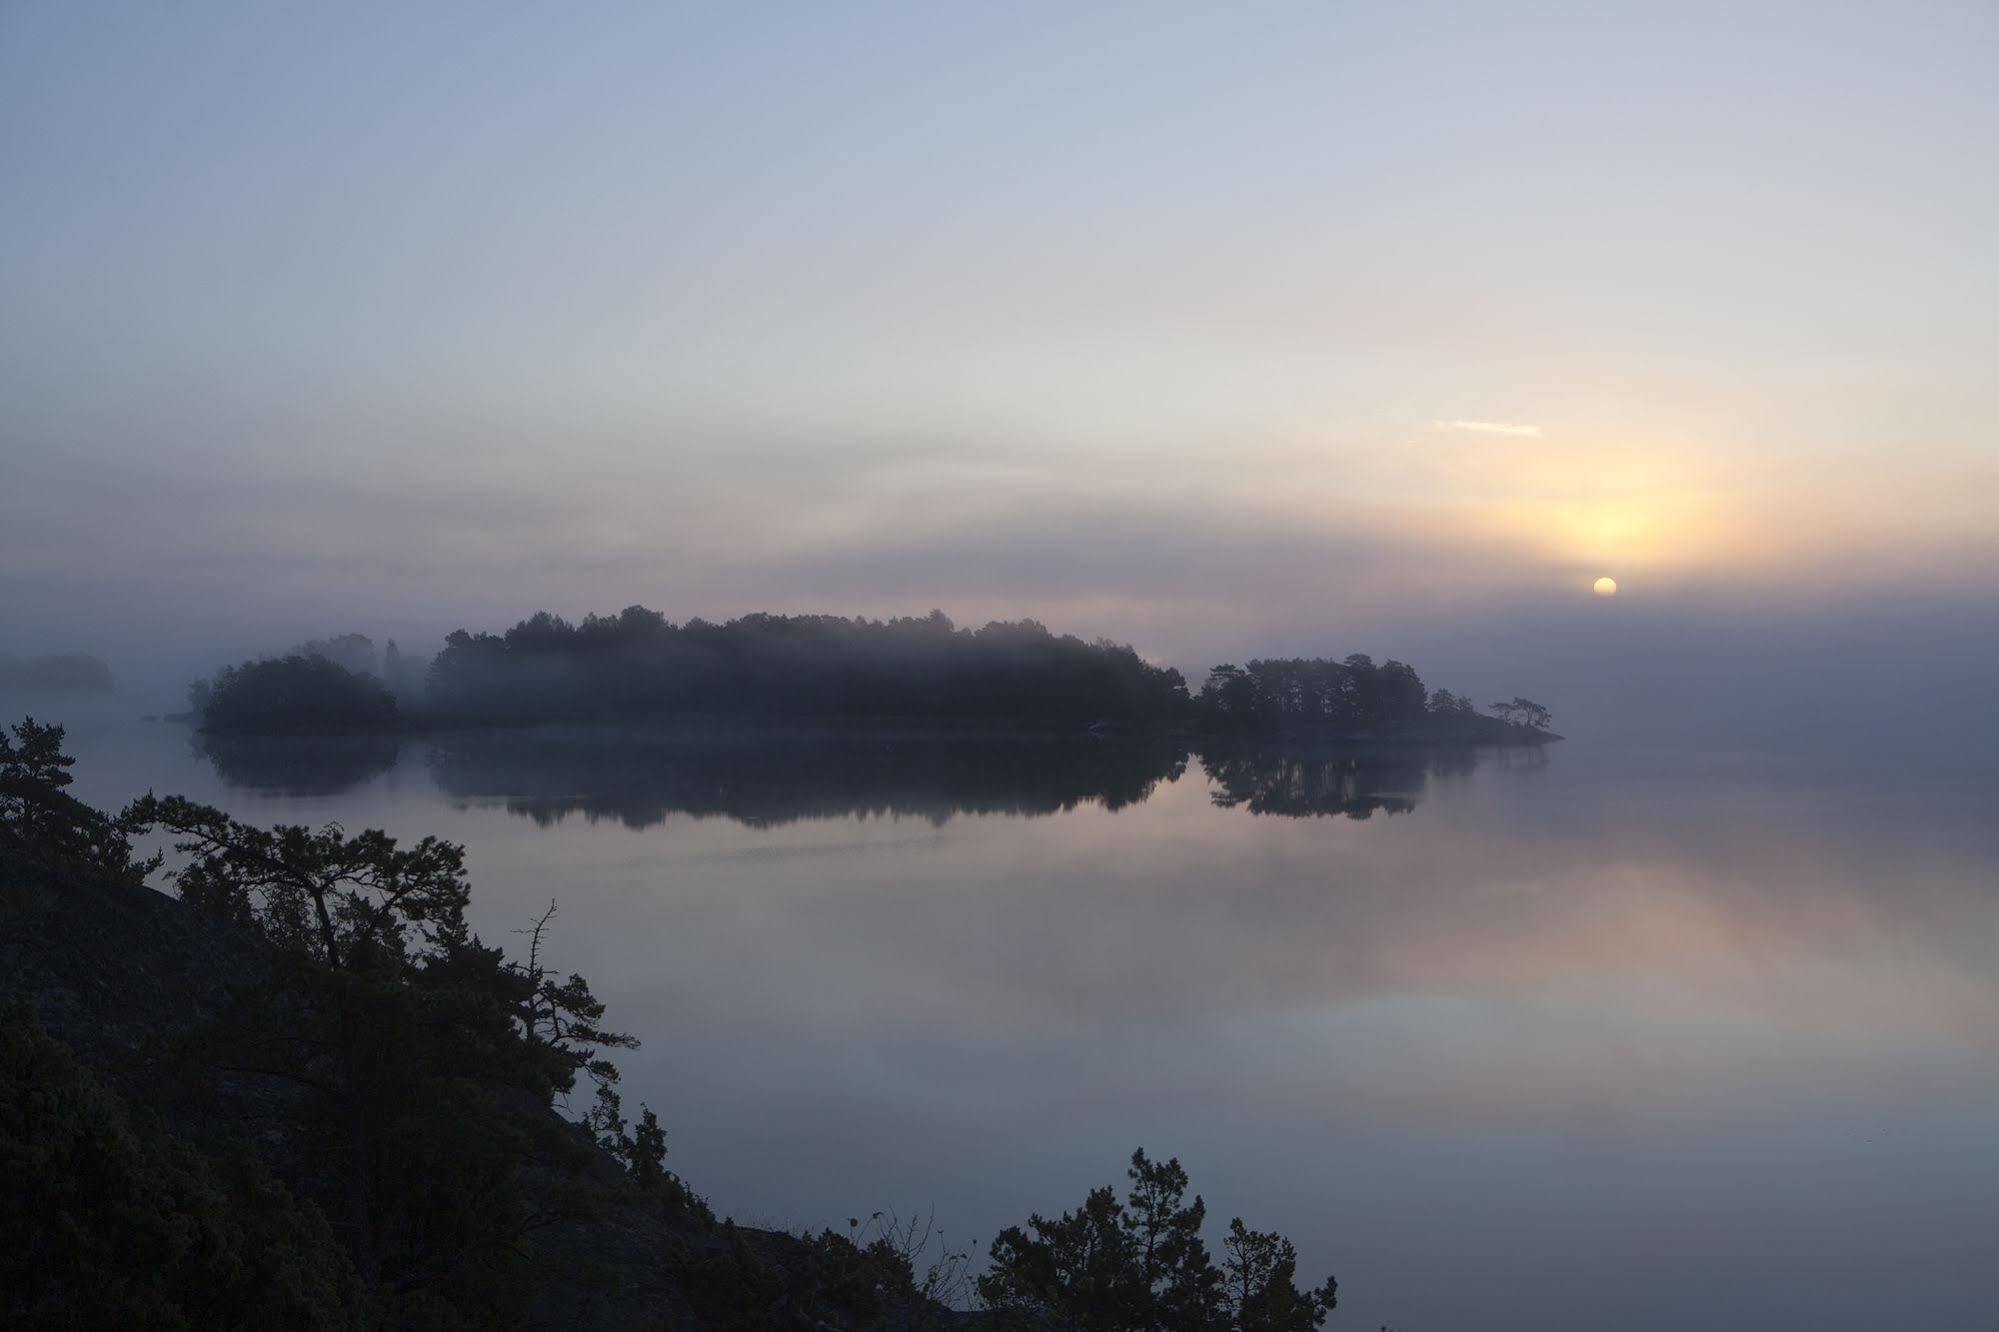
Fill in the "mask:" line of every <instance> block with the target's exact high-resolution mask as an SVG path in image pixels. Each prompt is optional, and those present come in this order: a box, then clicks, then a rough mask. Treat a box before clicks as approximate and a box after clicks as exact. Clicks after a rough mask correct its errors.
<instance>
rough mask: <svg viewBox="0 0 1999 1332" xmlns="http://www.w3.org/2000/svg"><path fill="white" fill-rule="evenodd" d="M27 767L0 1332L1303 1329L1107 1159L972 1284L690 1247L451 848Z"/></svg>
mask: <svg viewBox="0 0 1999 1332" xmlns="http://www.w3.org/2000/svg"><path fill="white" fill-rule="evenodd" d="M62 740H63V734H62V731H61V728H59V727H50V726H40V725H37V724H35V723H34V722H33V721H24V722H23V723H21V724H20V725H17V726H15V727H13V728H11V734H8V733H0V1181H4V1188H5V1190H6V1198H7V1202H8V1206H6V1207H5V1208H4V1209H0V1325H5V1326H8V1327H24V1328H71V1327H110V1326H135V1327H136V1326H143V1327H149V1328H177V1327H185V1328H196V1327H201V1328H208V1327H252V1326H255V1327H287V1328H294V1327H296V1328H496V1327H528V1326H533V1327H562V1328H644V1327H665V1328H690V1329H700V1328H780V1329H789V1328H797V1329H807V1328H812V1329H824V1328H833V1329H846V1328H884V1329H886V1328H927V1327H992V1328H1016V1327H1017V1328H1087V1329H1103V1330H1105V1332H1110V1330H1112V1329H1139V1328H1148V1329H1161V1330H1162V1332H1165V1330H1169V1329H1170V1330H1174V1332H1178V1330H1181V1329H1185V1330H1187V1332H1210V1330H1212V1332H1221V1330H1222V1329H1231V1330H1243V1332H1247V1330H1248V1329H1272V1330H1275V1329H1294V1328H1295V1329H1305V1328H1312V1327H1317V1326H1319V1325H1320V1323H1321V1322H1322V1321H1323V1319H1324V1317H1325V1314H1326V1311H1327V1310H1328V1309H1329V1308H1330V1307H1331V1305H1332V1298H1333V1285H1332V1283H1331V1282H1330V1281H1328V1282H1326V1283H1325V1284H1324V1285H1323V1286H1320V1287H1318V1288H1316V1289H1312V1290H1301V1289H1300V1288H1299V1287H1298V1286H1297V1284H1296V1256H1295V1253H1294V1252H1293V1251H1292V1248H1291V1246H1290V1244H1289V1243H1288V1242H1286V1241H1285V1240H1283V1239H1282V1237H1280V1236H1277V1235H1272V1234H1267V1233H1262V1232H1257V1231H1253V1230H1249V1229H1247V1228H1246V1227H1245V1226H1244V1225H1243V1224H1242V1222H1241V1221H1240V1220H1236V1221H1234V1222H1232V1223H1231V1225H1230V1227H1229V1228H1228V1231H1227V1233H1226V1236H1225V1238H1224V1239H1223V1241H1222V1244H1221V1251H1220V1256H1219V1260H1218V1259H1217V1257H1216V1256H1215V1255H1214V1254H1213V1253H1211V1252H1210V1251H1209V1249H1208V1248H1207V1244H1206V1240H1205V1238H1204V1235H1203V1230H1204V1227H1205V1223H1206V1208H1205V1205H1204V1203H1203V1202H1202V1200H1201V1199H1200V1198H1199V1197H1196V1198H1194V1199H1193V1201H1192V1202H1188V1201H1187V1200H1186V1188H1187V1178H1186V1175H1185V1173H1184V1172H1183V1171H1182V1170H1181V1168H1180V1165H1179V1163H1178V1162H1177V1161H1167V1162H1165V1163H1163V1164H1161V1163H1157V1162H1153V1161H1151V1160H1150V1159H1149V1158H1147V1157H1146V1156H1145V1155H1144V1153H1142V1152H1140V1153H1137V1154H1135V1155H1134V1156H1133V1158H1132V1162H1131V1170H1130V1188H1129V1190H1128V1192H1127V1193H1126V1195H1125V1197H1124V1198H1123V1200H1122V1201H1120V1200H1119V1198H1118V1196H1117V1194H1116V1192H1115V1191H1114V1190H1111V1189H1099V1190H1096V1191H1095V1192H1092V1193H1091V1194H1090V1195H1089V1197H1088V1198H1087V1199H1086V1200H1085V1202H1084V1204H1083V1205H1082V1207H1081V1208H1079V1209H1078V1210H1077V1211H1076V1212H1073V1213H1064V1214H1062V1215H1061V1216H1060V1217H1059V1218H1057V1219H1055V1220H1052V1221H1051V1220H1048V1219H1045V1218H1042V1217H1039V1216H1037V1217H1034V1218H1032V1219H1031V1220H1030V1221H1029V1222H1028V1223H1027V1225H1026V1227H1024V1228H1010V1229H1008V1230H1007V1231H1006V1232H1004V1233H1003V1234H1002V1235H1000V1236H999V1238H998V1239H997V1240H995V1241H994V1243H993V1245H992V1247H991V1251H990V1255H989V1265H988V1266H987V1268H986V1270H985V1271H984V1272H983V1274H980V1275H978V1276H977V1278H976V1281H974V1280H973V1273H972V1270H971V1266H970V1263H971V1255H970V1254H969V1253H967V1252H952V1251H950V1250H947V1249H945V1248H944V1247H943V1245H942V1244H941V1241H938V1242H934V1243H933V1239H932V1235H931V1231H930V1228H929V1227H928V1226H927V1225H926V1224H921V1223H916V1222H901V1221H898V1220H897V1219H895V1218H894V1217H893V1216H892V1215H891V1216H887V1217H884V1215H883V1214H880V1213H876V1214H874V1215H873V1216H872V1217H871V1219H870V1220H869V1221H868V1222H867V1223H865V1224H864V1223H862V1222H860V1221H859V1220H858V1219H857V1220H855V1221H853V1222H851V1223H850V1224H849V1226H848V1227H847V1233H845V1234H839V1233H835V1232H832V1231H825V1232H821V1233H819V1234H817V1235H811V1234H803V1235H788V1234H783V1233H779V1232H773V1231H766V1230H758V1229H752V1228H748V1227H740V1226H736V1225H734V1224H733V1223H732V1222H730V1221H728V1220H726V1219H724V1220H721V1221H718V1220H717V1219H716V1217H715V1214H714V1212H713V1211H712V1209H711V1208H710V1207H709V1205H708V1203H707V1202H706V1201H705V1200H703V1199H702V1198H701V1197H699V1196H698V1195H696V1194H695V1193H694V1192H693V1191H692V1190H691V1189H690V1188H689V1187H688V1186H687V1185H686V1184H685V1183H684V1182H682V1181H681V1180H680V1179H679V1178H678V1177H677V1176H676V1175H675V1174H674V1173H673V1172H671V1171H670V1170H668V1169H667V1167H666V1157H667V1140H666V1133H665V1130H664V1129H663V1128H662V1126H661V1125H660V1124H659V1122H658V1120H657V1118H656V1117H655V1116H654V1115H653V1113H652V1111H651V1110H650V1109H647V1108H645V1107H641V1108H640V1109H639V1113H638V1115H637V1118H636V1120H632V1119H628V1118H627V1116H626V1114H625V1110H624V1106H623V1103H622V1101H621V1099H620V1096H619V1093H618V1080H617V1070H616V1068H615V1066H614V1065H613V1064H612V1063H611V1061H610V1059H609V1058H608V1057H607V1056H608V1055H609V1053H610V1052H613V1051H615V1050H618V1049H621V1048H629V1047H630V1046H632V1045H634V1044H635V1043H636V1042H635V1041H634V1040H633V1039H632V1038H631V1037H629V1036H626V1035H624V1034H621V1033H618V1032H616V1031H614V1030H612V1029H610V1028H609V1027H607V1026H606V1025H605V1022H604V1010H603V1005H602V1004H601V1003H599V1002H598V1001H597V1000H596V999H595V998H594V997H593V996H592V995H591V993H590V987H589V985H588V983H587V982H586V981H585V980H584V979H583V978H581V977H579V976H575V975H568V976H562V975H559V974H558V973H557V972H556V971H555V970H553V969H552V968H551V967H550V966H549V965H548V962H547V954H548V952H549V950H550V948H551V947H552V946H553V938H552V934H551V927H552V924H553V921H554V909H553V907H552V906H551V908H550V911H549V913H548V914H547V915H544V916H543V918H542V919H541V920H540V921H538V922H534V923H533V925H532V928H531V929H530V930H529V931H528V940H529V942H528V945H527V948H526V950H525V954H526V955H525V957H516V958H508V957H507V956H505V955H504V954H503V952H502V951H501V950H500V949H498V948H493V947H489V946H487V945H485V944H484V943H483V942H482V941H481V940H480V939H479V938H478V937H477V936H476V935H474V934H473V933H471V931H470V929H469V928H468V926H467V923H466V919H465V910H466V906H467V903H468V901H469V897H470V885H469V883H468V882H467V879H466V875H465V871H464V860H463V852H462V849H461V848H459V847H457V846H455V845H453V844H451V843H448V842H442V841H439V840H437V839H435V838H425V839H423V840H422V841H420V842H417V843H416V844H415V845H413V846H405V845H402V844H400V843H398V842H397V841H395V840H394V839H392V838H390V837H388V836H386V835H385V834H383V833H380V832H377V831H367V832H362V833H359V834H356V835H349V834H347V833H346V832H345V831H344V830H342V829H340V828H339V827H337V826H328V827H325V828H321V829H316V830H315V829H311V828H306V827H299V826H280V827H275V828H258V827H253V826H250V825H246V824H243V823H240V822H238V821H237V820H234V819H232V818H230V817H228V816H227V815H226V814H224V813H223V812H221V811H219V810H216V809H213V808H210V807H207V806H203V805H199V804H195V803H193V802H191V801H188V800H185V799H183V798H180V797H175V796H167V797H155V796H152V795H148V796H146V797H145V798H143V799H141V800H138V801H136V802H134V803H133V804H132V805H131V806H129V807H128V808H127V809H125V810H124V811H122V812H121V813H119V814H117V815H111V814H107V813H105V812H103V811H100V810H96V809H93V808H91V807H90V806H88V805H85V804H83V803H82V802H80V801H77V800H76V799H74V798H73V797H71V796H70V794H69V792H68V790H67V788H68V786H69V785H70V773H69V769H70V767H71V766H72V764H71V760H70V759H69V757H68V756H67V755H66V754H64V753H63V749H62ZM148 836H151V837H154V838H157V839H163V840H164V841H165V842H166V843H167V844H168V845H169V846H170V847H171V851H170V852H169V851H162V852H155V853H153V854H150V855H148V854H142V852H141V851H140V849H139V848H138V847H136V846H135V844H134V839H143V838H146V837H148ZM161 875H164V877H165V878H166V880H167V881H168V882H170V883H171V885H172V887H173V889H174V892H175V896H176V897H177V898H178V900H173V899H171V898H169V897H167V896H165V895H163V894H161V893H159V892H156V891H154V890H153V889H152V888H150V887H149V886H147V885H148V881H149V880H150V879H152V878H154V877H156V876H161ZM585 1093H588V1095H587V1096H586V1095H585ZM572 1101H582V1102H584V1103H586V1104H587V1105H588V1106H589V1109H588V1110H587V1112H586V1113H584V1114H582V1115H581V1116H580V1117H578V1118H572V1117H569V1116H565V1115H562V1114H559V1113H557V1111H558V1108H560V1107H563V1106H565V1105H568V1104H570V1103H572ZM972 1295H976V1297H977V1302H979V1303H982V1304H983V1305H984V1306H985V1307H984V1308H983V1309H980V1310H977V1311H969V1310H966V1309H963V1308H958V1307H953V1306H954V1305H956V1304H959V1303H962V1302H963V1300H962V1297H967V1296H972Z"/></svg>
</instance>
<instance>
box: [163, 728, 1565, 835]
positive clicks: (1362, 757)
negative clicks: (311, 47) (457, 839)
mask: <svg viewBox="0 0 1999 1332" xmlns="http://www.w3.org/2000/svg"><path fill="white" fill-rule="evenodd" d="M195 745H196V748H197V750H198V751H199V752H200V753H202V754H203V755H204V756H205V757H206V758H208V759H209V760H210V761H211V762H212V763H214V765H215V768H216V771H217V772H218V773H219V774H220V775H221V776H222V779H223V780H224V781H225V782H227V783H229V784H230V785H231V786H238V787H245V788H249V789H252V790H256V791H259V792H261V793H264V794H271V795H284V796H324V795H334V794H337V793H339V792H341V791H344V790H347V789H348V788H350V787H353V786H357V785H359V784H361V783H362V782H365V781H367V780H369V779H370V778H373V777H376V776H378V775H380V774H382V773H384V772H387V771H389V770H390V769H391V768H393V767H394V766H395V764H396V762H397V759H398V757H399V755H400V754H401V753H402V752H403V747H402V746H401V745H400V744H399V743H398V741H396V740H395V739H394V738H389V737H356V738H351V739H326V740H303V739H298V738H283V739H279V738H237V737H207V736H198V737H196V740H195ZM1196 749H1198V750H1199V759H1200V763H1201V767H1202V769H1203V770H1204V771H1205V773H1206V775H1207V778H1208V780H1209V782H1210V783H1212V785H1213V788H1214V789H1213V791H1212V798H1213V800H1214V803H1215V804H1216V805H1218V806H1220V807H1222V808H1225V809H1242V810H1246V811H1247V812H1249V813H1252V814H1274V815H1279V816H1284V817H1293V818H1303V817H1326V816H1343V817H1346V818H1350V819H1365V818H1368V817H1371V816H1372V815H1374V814H1377V813H1382V814H1401V813H1406V812H1407V811H1409V810H1411V809H1414V808H1415V807H1416V804H1417V802H1418V801H1419V800H1421V799H1422V798H1423V795H1424V793H1425V791H1426V789H1427V786H1428V783H1429V781H1430V779H1431V778H1433V777H1440V776H1444V777H1447V776H1457V775H1463V774H1466V773H1469V772H1470V771H1471V770H1472V768H1473V767H1474V765H1475V764H1477V763H1478V762H1479V761H1480V759H1481V754H1480V752H1479V751H1475V750H1470V749H1463V748H1430V747H1425V746H1415V745H1402V746H1392V745H1372V746H1367V745H1355V744H1341V743H1337V742H1313V741H1309V740H1297V739H1274V738H1269V737H1259V738H1251V737H1240V738H1235V739H1226V740H1216V739H1213V738H1204V739H1199V740H1196V739H1193V738H1191V737H1185V736H1160V735H1137V736H1129V735H1114V736H1106V737H1093V736H1089V735H1079V734H1075V733H1073V732H1039V733H1037V732H1026V733H1015V734H991V733H965V732H951V731H936V730H930V731H926V730H921V729H908V730H883V729H876V730H861V729H847V730H839V729H800V730H784V729H777V728H767V729H759V730H718V731H707V732H700V731H671V730H661V731H637V732H632V731H609V730H599V729H591V728H575V729H539V730H530V731H469V732H460V733H455V734H451V735H446V736H441V737H437V738H436V739H434V740H433V741H431V742H430V743H429V745H428V765H429V769H430V774H431V777H432V780H433V781H434V782H435V783H436V785H437V787H438V789H439V790H440V791H442V792H443V793H444V794H445V795H446V796H448V797H450V798H452V799H454V800H458V801H463V802H466V803H473V804H495V805H498V806H500V807H502V808H504V809H506V810H507V811H508V812H509V813H512V814H518V815H520V816H522V817H524V818H531V819H533V820H535V822H537V823H540V824H544V825H547V824H553V823H556V822H559V821H561V820H562V819H564V818H566V817H567V816H569V815H571V814H580V815H582V816H583V817H584V818H586V819H590V820H592V821H595V820H598V819H609V820H615V821H617V822H619V823H623V824H625V825H626V826H628V827H632V828H646V827H651V826H653V825H655V824H658V823H661V822H663V821H664V820H665V819H666V818H667V817H668V816H670V815H674V814H686V815H691V816H693V817H696V818H706V817H717V816H719V817H722V818H729V819H734V820H736V821H737V822H739V823H743V824H746V825H748V826H750V827H757V828H768V827H776V826H779V825H782V824H786V823H792V822H796V821H799V820H804V819H836V818H871V817H872V818H881V817H897V818H921V819H927V820H929V821H930V822H932V823H935V824H942V823H944V822H946V821H947V820H949V819H950V818H951V817H952V816H953V815H957V814H1009V815H1017V816H1021V817H1036V816H1041V815H1048V814H1056V813H1060V812H1063V811H1066V810H1072V809H1075V808H1077V807H1078V806H1080V805H1085V804H1094V805H1099V806H1101V807H1103V808H1105V809H1109V810H1117V809H1121V808H1124V807H1125V806H1127V805H1135V804H1139V803H1141V802H1143V801H1145V800H1146V799H1148V798H1149V797H1150V796H1151V795H1152V793H1153V792H1154V791H1155V790H1156V789H1157V788H1158V786H1159V784H1160V783H1161V782H1171V781H1176V780H1178V779H1179V778H1180V777H1181V776H1182V775H1183V774H1184V773H1185V772H1186V770H1187V763H1188V760H1189V759H1190V757H1192V756H1193V754H1194V751H1195V750H1196ZM1536 754H1537V756H1538V755H1539V751H1536ZM1502 757H1504V755H1502ZM1541 761H1545V757H1542V758H1541Z"/></svg>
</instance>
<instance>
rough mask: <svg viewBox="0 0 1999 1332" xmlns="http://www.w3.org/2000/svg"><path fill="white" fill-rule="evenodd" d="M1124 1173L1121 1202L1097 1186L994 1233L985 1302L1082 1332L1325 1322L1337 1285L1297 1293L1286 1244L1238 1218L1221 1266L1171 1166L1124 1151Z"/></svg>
mask: <svg viewBox="0 0 1999 1332" xmlns="http://www.w3.org/2000/svg"><path fill="white" fill-rule="evenodd" d="M1126 1175H1127V1178H1128V1180H1129V1181H1130V1187H1129V1191H1128V1192H1127V1194H1126V1196H1125V1199H1124V1202H1123V1203H1122V1204H1120V1203H1119V1202H1118V1198H1117V1194H1116V1192H1115V1191H1114V1190H1113V1189H1111V1188H1110V1187H1109V1186H1106V1187H1104V1188H1100V1189H1093V1190H1091V1192H1090V1195H1089V1196H1088V1197H1087V1198H1086V1199H1085V1200H1084V1202H1083V1205H1082V1206H1081V1207H1080V1208H1078V1209H1077V1210H1076V1211H1074V1212H1064V1213H1063V1214H1062V1215H1061V1216H1059V1217H1057V1218H1055V1219H1054V1220H1049V1219H1048V1218H1046V1217H1043V1216H1040V1215H1036V1216H1034V1217H1032V1218H1030V1219H1029V1221H1028V1225H1027V1229H1026V1230H1023V1229H1021V1228H1020V1227H1018V1226H1010V1227H1008V1228H1007V1229H1006V1230H1004V1231H1002V1232H1001V1233H1000V1235H999V1236H998V1237H997V1238H996V1239H994V1240H993V1244H992V1250H991V1254H990V1258H991V1263H990V1266H989V1268H988V1270H987V1272H986V1274H985V1275H984V1276H982V1277H980V1278H979V1281H978V1290H979V1294H980V1295H981V1296H982V1297H983V1298H984V1299H985V1301H986V1303H987V1304H989V1305H990V1306H992V1307H993V1308H994V1309H996V1310H999V1311H1001V1312H1002V1314H1013V1315H1018V1316H1023V1317H1037V1318H1043V1319H1053V1320H1058V1321H1060V1322H1063V1323H1066V1324H1068V1325H1071V1326H1074V1327H1077V1328H1081V1329H1085V1332H1224V1330H1227V1332H1251V1330H1252V1329H1254V1330H1256V1332H1264V1330H1265V1329H1268V1330H1269V1332H1280V1330H1282V1332H1291V1329H1300V1330H1302V1329H1309V1328H1316V1327H1318V1326H1320V1325H1321V1324H1322V1323H1323V1322H1324V1321H1325V1318H1326V1313H1327V1311H1328V1310H1330V1309H1331V1308H1332V1307H1333V1293H1334V1289H1335V1287H1334V1283H1333V1282H1332V1280H1331V1279H1328V1280H1327V1282H1326V1284H1325V1285H1324V1286H1322V1287H1320V1288H1319V1289H1318V1290H1315V1291H1312V1292H1309V1293H1307V1292H1301V1291H1299V1290H1298V1289H1297V1287H1296V1284H1295V1278H1296V1273H1297V1261H1298V1260H1297V1254H1296V1252H1295V1251H1294V1250H1293V1249H1292V1247H1291V1244H1290V1242H1289V1241H1288V1240H1285V1239H1284V1238H1283V1237H1282V1236H1279V1235H1274V1234H1266V1233H1262V1232H1257V1231H1251V1230H1246V1229H1244V1227H1243V1224H1242V1220H1241V1218H1236V1219H1235V1220H1234V1221H1232V1222H1231V1223H1230V1226H1229V1237H1228V1240H1227V1241H1226V1242H1225V1246H1224V1254H1225V1261H1224V1263H1223V1265H1222V1266H1221V1267H1219V1268H1218V1267H1216V1265H1215V1263H1214V1260H1213V1259H1212V1258H1211V1257H1210V1256H1209V1253H1208V1249H1207V1245H1206V1243H1205V1242H1204V1241H1203V1240H1202V1238H1201V1233H1200V1232H1201V1227H1202V1225H1203V1223H1204V1222H1205V1220H1206V1216H1207V1208H1206V1205H1205V1204H1204V1203H1203V1202H1202V1200H1201V1199H1200V1198H1199V1197H1196V1198H1195V1199H1194V1201H1193V1202H1192V1203H1188V1202H1186V1200H1185V1199H1186V1191H1187V1173H1186V1171H1185V1170H1183V1169H1182V1168H1181V1166H1180V1163H1179V1161H1178V1160H1169V1161H1166V1162H1164V1163H1160V1162H1155V1161H1152V1160H1150V1159H1148V1158H1147V1157H1146V1155H1145V1153H1144V1152H1143V1151H1137V1152H1133V1153H1132V1158H1131V1168H1130V1169H1129V1170H1128V1171H1127V1172H1126Z"/></svg>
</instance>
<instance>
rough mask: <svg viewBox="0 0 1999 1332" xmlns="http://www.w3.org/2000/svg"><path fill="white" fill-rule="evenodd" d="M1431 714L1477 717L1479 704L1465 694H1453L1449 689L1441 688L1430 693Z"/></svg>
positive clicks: (1434, 715)
mask: <svg viewBox="0 0 1999 1332" xmlns="http://www.w3.org/2000/svg"><path fill="white" fill-rule="evenodd" d="M1430 715H1431V716H1433V717H1476V716H1477V715H1478V705H1477V704H1475V703H1473V702H1472V701H1471V699H1469V698H1467V697H1466V696H1465V695H1463V694H1453V693H1452V692H1451V691H1450V690H1448V689H1439V690H1437V691H1436V692H1435V693H1433V694H1431V695H1430Z"/></svg>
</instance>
